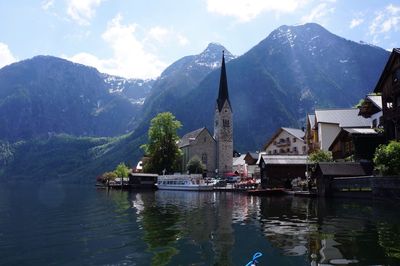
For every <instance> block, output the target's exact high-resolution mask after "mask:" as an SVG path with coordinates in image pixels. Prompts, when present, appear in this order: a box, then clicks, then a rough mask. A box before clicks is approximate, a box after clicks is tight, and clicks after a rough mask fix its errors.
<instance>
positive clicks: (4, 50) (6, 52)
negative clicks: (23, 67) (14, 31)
mask: <svg viewBox="0 0 400 266" xmlns="http://www.w3.org/2000/svg"><path fill="white" fill-rule="evenodd" d="M15 61H17V59H16V58H15V57H14V56H13V55H12V53H11V51H10V49H8V46H7V44H5V43H2V42H0V68H2V67H3V66H6V65H9V64H11V63H14V62H15Z"/></svg>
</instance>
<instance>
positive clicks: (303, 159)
mask: <svg viewBox="0 0 400 266" xmlns="http://www.w3.org/2000/svg"><path fill="white" fill-rule="evenodd" d="M261 157H262V159H263V160H264V162H265V164H307V163H308V161H307V158H308V156H307V155H261Z"/></svg>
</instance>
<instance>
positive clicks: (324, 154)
mask: <svg viewBox="0 0 400 266" xmlns="http://www.w3.org/2000/svg"><path fill="white" fill-rule="evenodd" d="M308 159H309V160H310V161H311V162H313V163H321V162H333V158H332V153H331V152H330V151H323V150H318V151H315V152H313V153H311V154H310V155H309V157H308Z"/></svg>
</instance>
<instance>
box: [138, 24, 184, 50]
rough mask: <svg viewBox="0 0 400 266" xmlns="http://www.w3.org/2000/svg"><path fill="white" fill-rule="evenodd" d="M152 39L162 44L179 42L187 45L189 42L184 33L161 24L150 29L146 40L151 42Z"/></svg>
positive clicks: (181, 44)
mask: <svg viewBox="0 0 400 266" xmlns="http://www.w3.org/2000/svg"><path fill="white" fill-rule="evenodd" d="M152 40H155V41H157V42H158V43H160V44H167V43H175V42H177V43H178V44H179V45H180V46H185V45H187V44H188V43H189V40H188V39H187V38H186V37H185V36H183V35H182V34H180V33H178V32H176V31H175V30H173V29H168V28H164V27H160V26H155V27H153V28H151V29H150V30H149V31H148V33H147V36H146V38H145V42H149V41H152Z"/></svg>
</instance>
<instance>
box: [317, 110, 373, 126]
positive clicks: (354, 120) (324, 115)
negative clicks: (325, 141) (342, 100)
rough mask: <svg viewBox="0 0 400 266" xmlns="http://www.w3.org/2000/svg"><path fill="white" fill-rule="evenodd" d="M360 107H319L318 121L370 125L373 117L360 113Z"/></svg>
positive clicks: (344, 124) (346, 124)
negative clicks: (366, 116)
mask: <svg viewBox="0 0 400 266" xmlns="http://www.w3.org/2000/svg"><path fill="white" fill-rule="evenodd" d="M358 112H359V109H358V108H349V109H319V110H318V109H317V110H315V116H316V118H317V123H330V124H338V125H339V126H340V127H370V125H371V119H370V118H364V117H362V116H359V115H358Z"/></svg>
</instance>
